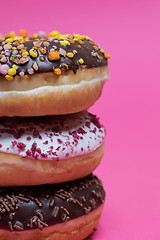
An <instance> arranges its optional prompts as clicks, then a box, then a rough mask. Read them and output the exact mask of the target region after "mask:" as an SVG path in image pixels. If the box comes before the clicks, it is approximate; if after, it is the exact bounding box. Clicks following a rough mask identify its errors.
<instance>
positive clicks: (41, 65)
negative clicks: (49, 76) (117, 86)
mask: <svg viewBox="0 0 160 240" xmlns="http://www.w3.org/2000/svg"><path fill="white" fill-rule="evenodd" d="M73 38H74V37H73V36H72V35H71V36H70V40H72V39H73ZM38 41H39V42H40V43H41V47H42V48H46V54H42V53H41V52H40V50H39V48H37V52H38V56H37V57H36V58H33V57H31V56H30V55H28V57H29V61H28V62H27V63H25V64H17V66H18V69H17V73H16V74H19V73H20V72H24V73H25V74H28V71H27V70H28V69H29V68H32V69H33V64H34V63H35V62H36V63H37V64H38V70H36V71H35V72H34V73H45V72H52V71H53V69H55V68H60V69H61V70H62V72H63V71H68V70H72V71H73V72H74V73H76V71H77V70H78V68H80V67H86V68H92V67H101V66H105V65H107V64H108V60H107V59H106V57H105V55H104V53H103V52H101V51H100V50H101V48H100V47H99V46H98V45H95V44H94V43H93V42H92V41H91V40H88V39H85V38H84V39H83V44H82V43H81V41H80V42H79V41H73V43H70V45H65V46H63V45H61V43H60V42H61V41H62V39H61V40H58V39H56V38H54V37H52V38H50V39H47V40H38ZM34 43H35V39H30V40H29V41H26V42H25V43H24V49H25V50H26V51H27V52H29V50H30V49H32V48H33V47H34ZM46 43H47V44H48V45H49V46H46ZM10 44H11V45H12V47H16V48H17V46H18V45H19V43H17V42H16V41H15V42H12V43H10ZM4 45H5V42H1V43H0V46H2V47H4ZM78 46H80V47H81V48H80V47H78ZM94 47H95V48H94ZM60 48H61V49H63V50H65V51H66V53H68V52H73V53H74V57H73V58H69V57H67V56H62V55H60V58H59V60H54V61H50V60H49V59H48V54H49V52H50V50H51V49H55V51H59V50H60ZM95 49H96V50H95ZM2 51H4V49H3V48H2V50H1V51H0V53H1V54H2V53H3V52H2ZM7 51H8V52H9V54H8V55H9V56H6V55H5V52H4V53H3V54H2V55H5V56H6V58H7V62H5V63H2V62H1V63H2V65H3V64H7V65H8V66H9V67H10V68H11V67H12V65H13V64H15V62H14V60H15V59H17V60H18V61H19V58H17V57H16V56H15V57H14V58H11V56H12V55H13V51H14V50H12V49H11V50H7ZM17 51H18V53H17V54H18V55H21V51H20V50H17ZM41 57H44V61H41V60H40V58H41ZM80 58H82V59H83V60H84V63H83V64H80V63H79V59H80ZM63 64H66V65H67V66H68V67H67V68H65V67H64V66H62V65H63ZM0 75H1V74H0Z"/></svg>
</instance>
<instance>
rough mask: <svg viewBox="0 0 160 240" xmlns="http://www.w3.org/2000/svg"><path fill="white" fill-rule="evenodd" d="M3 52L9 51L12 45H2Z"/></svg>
mask: <svg viewBox="0 0 160 240" xmlns="http://www.w3.org/2000/svg"><path fill="white" fill-rule="evenodd" d="M3 48H4V50H11V49H12V45H11V44H6V45H4V47H3Z"/></svg>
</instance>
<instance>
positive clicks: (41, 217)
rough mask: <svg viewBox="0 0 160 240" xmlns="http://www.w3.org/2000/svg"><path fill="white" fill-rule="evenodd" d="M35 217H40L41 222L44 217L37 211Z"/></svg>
mask: <svg viewBox="0 0 160 240" xmlns="http://www.w3.org/2000/svg"><path fill="white" fill-rule="evenodd" d="M37 215H38V216H39V217H40V219H41V221H43V220H44V216H43V214H42V213H41V211H37Z"/></svg>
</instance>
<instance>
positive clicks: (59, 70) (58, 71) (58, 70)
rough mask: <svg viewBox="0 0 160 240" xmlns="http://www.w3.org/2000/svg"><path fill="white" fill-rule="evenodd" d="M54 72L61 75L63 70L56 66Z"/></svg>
mask: <svg viewBox="0 0 160 240" xmlns="http://www.w3.org/2000/svg"><path fill="white" fill-rule="evenodd" d="M53 72H54V74H56V75H61V73H62V71H61V69H60V68H55V69H54V70H53Z"/></svg>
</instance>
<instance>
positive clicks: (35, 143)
mask: <svg viewBox="0 0 160 240" xmlns="http://www.w3.org/2000/svg"><path fill="white" fill-rule="evenodd" d="M104 138H105V130H104V128H103V126H102V125H101V124H100V123H99V121H98V119H97V118H96V116H95V115H92V114H90V113H88V112H82V113H78V114H72V115H65V116H49V117H33V118H1V119H0V152H5V153H10V154H17V155H19V156H21V157H24V158H33V159H39V160H57V161H58V160H61V159H67V158H71V157H74V156H78V155H82V154H86V153H89V152H92V151H94V150H96V149H97V148H98V147H99V146H101V145H102V143H103V142H104Z"/></svg>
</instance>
